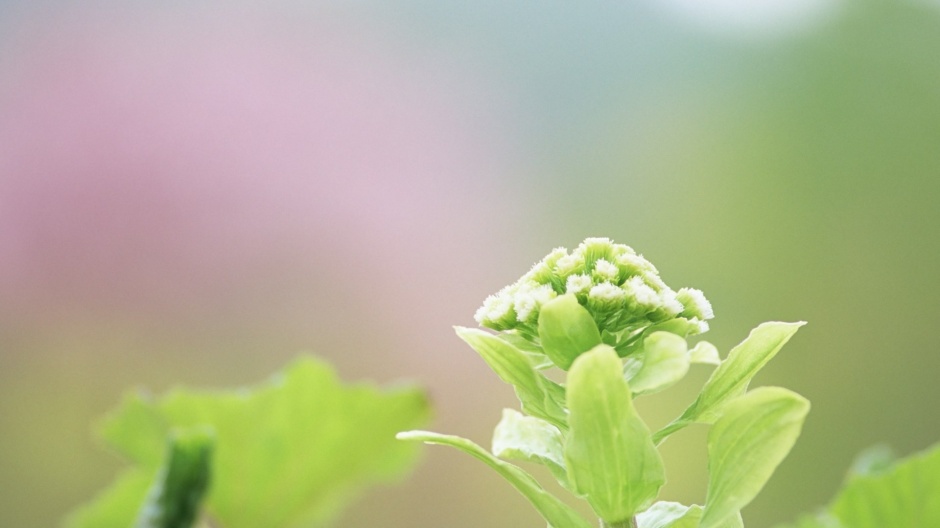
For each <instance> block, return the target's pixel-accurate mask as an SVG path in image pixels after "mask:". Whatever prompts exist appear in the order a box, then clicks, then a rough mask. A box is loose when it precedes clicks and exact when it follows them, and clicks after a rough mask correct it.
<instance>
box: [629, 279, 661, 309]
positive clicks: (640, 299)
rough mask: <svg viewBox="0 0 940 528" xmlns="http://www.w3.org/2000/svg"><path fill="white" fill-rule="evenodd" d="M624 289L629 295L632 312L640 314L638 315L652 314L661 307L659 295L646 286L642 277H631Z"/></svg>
mask: <svg viewBox="0 0 940 528" xmlns="http://www.w3.org/2000/svg"><path fill="white" fill-rule="evenodd" d="M623 289H624V291H626V293H627V303H628V305H629V306H630V308H631V309H632V310H634V311H636V312H639V313H638V315H642V314H643V313H648V312H652V311H653V310H655V309H657V308H659V306H660V302H661V301H660V298H659V294H657V293H656V290H654V289H653V288H651V287H650V286H649V284H646V282H644V281H643V278H642V277H639V276H637V277H631V278H630V279H629V280H627V282H626V283H624V285H623Z"/></svg>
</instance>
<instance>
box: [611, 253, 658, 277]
mask: <svg viewBox="0 0 940 528" xmlns="http://www.w3.org/2000/svg"><path fill="white" fill-rule="evenodd" d="M617 265H618V266H620V269H621V270H623V271H624V273H625V274H626V275H627V276H628V277H632V276H634V275H644V274H647V273H649V274H656V273H657V271H656V267H655V266H653V264H652V263H651V262H650V261H648V260H646V259H645V258H643V256H642V255H637V254H636V253H624V254H623V255H620V256H618V257H617Z"/></svg>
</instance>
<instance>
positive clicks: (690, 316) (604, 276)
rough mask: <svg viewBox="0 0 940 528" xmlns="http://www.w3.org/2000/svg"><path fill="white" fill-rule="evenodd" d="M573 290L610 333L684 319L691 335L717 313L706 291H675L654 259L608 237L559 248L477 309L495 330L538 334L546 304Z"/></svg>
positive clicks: (479, 318)
mask: <svg viewBox="0 0 940 528" xmlns="http://www.w3.org/2000/svg"><path fill="white" fill-rule="evenodd" d="M564 294H573V295H574V296H575V297H577V299H578V302H579V303H580V304H581V305H582V306H584V307H585V308H587V310H588V311H589V312H590V313H591V316H592V317H593V318H594V321H595V322H596V323H597V327H598V329H599V330H601V331H602V332H606V333H607V334H611V335H613V334H618V333H623V332H624V331H629V330H635V329H638V328H644V327H647V326H649V325H651V324H654V323H663V322H666V321H669V320H671V319H677V318H683V319H686V320H687V321H689V322H690V323H691V324H690V325H689V327H690V329H691V331H690V333H702V332H705V331H707V330H708V323H706V322H705V321H707V320H708V319H711V318H712V317H713V316H714V314H713V312H712V307H711V303H709V302H708V300H707V299H706V298H705V295H704V294H702V292H701V291H700V290H696V289H694V288H682V289H680V290H679V291H674V290H673V289H672V288H670V287H669V286H667V285H666V283H665V282H663V280H662V279H661V278H660V277H659V272H658V271H657V270H656V267H655V266H653V264H651V263H650V261H648V260H646V259H645V258H643V256H642V255H638V254H637V253H636V251H634V250H633V249H632V248H630V247H629V246H625V245H623V244H614V243H613V242H611V241H610V240H609V239H607V238H589V239H587V240H585V241H584V242H582V243H581V245H579V246H578V247H577V248H575V249H574V250H573V251H571V252H570V253H569V252H568V250H567V249H565V248H557V249H555V250H553V251H552V252H551V253H549V254H548V255H547V256H546V257H545V258H544V259H542V260H541V261H540V262H539V263H537V264H536V265H535V266H533V267H532V269H531V270H530V271H529V272H528V273H526V274H525V275H523V276H522V278H520V279H519V280H518V281H516V283H515V284H511V285H509V286H507V287H505V288H503V289H502V290H500V291H499V292H498V293H496V294H495V295H490V296H489V297H487V299H486V300H485V301H484V302H483V306H481V307H480V309H479V310H477V312H476V315H475V319H476V320H477V322H478V323H479V324H480V325H482V326H485V327H487V328H491V329H493V330H497V331H502V330H516V331H518V332H519V333H520V334H521V335H523V336H535V335H538V331H537V329H538V316H539V310H540V308H541V306H542V305H544V304H545V303H547V302H548V301H550V300H551V299H553V298H555V297H556V296H558V295H564Z"/></svg>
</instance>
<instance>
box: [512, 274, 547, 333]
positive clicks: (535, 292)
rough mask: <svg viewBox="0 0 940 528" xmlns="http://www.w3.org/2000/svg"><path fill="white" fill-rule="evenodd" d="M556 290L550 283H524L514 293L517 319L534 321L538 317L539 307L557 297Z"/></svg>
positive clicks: (523, 321) (526, 321)
mask: <svg viewBox="0 0 940 528" xmlns="http://www.w3.org/2000/svg"><path fill="white" fill-rule="evenodd" d="M555 295H556V293H555V290H553V289H552V287H551V285H550V284H537V283H534V282H527V283H524V284H522V285H521V286H520V287H519V289H518V290H516V292H515V294H514V295H513V305H512V306H513V309H514V310H515V311H516V320H518V321H519V322H520V323H532V322H534V321H535V320H536V319H537V318H538V312H539V308H540V307H541V306H542V305H543V304H545V303H547V302H548V301H550V300H552V299H553V298H555Z"/></svg>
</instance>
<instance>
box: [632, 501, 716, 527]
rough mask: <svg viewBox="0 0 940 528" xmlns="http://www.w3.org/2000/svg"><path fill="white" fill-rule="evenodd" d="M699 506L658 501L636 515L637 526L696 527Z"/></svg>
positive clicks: (699, 516)
mask: <svg viewBox="0 0 940 528" xmlns="http://www.w3.org/2000/svg"><path fill="white" fill-rule="evenodd" d="M701 517H702V507H701V506H695V505H693V506H685V505H683V504H679V503H678V502H668V501H659V502H657V503H655V504H653V505H652V506H650V508H649V509H648V510H646V511H645V512H643V513H640V514H639V515H637V516H636V524H637V527H638V528H698V522H699V519H700V518H701Z"/></svg>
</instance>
